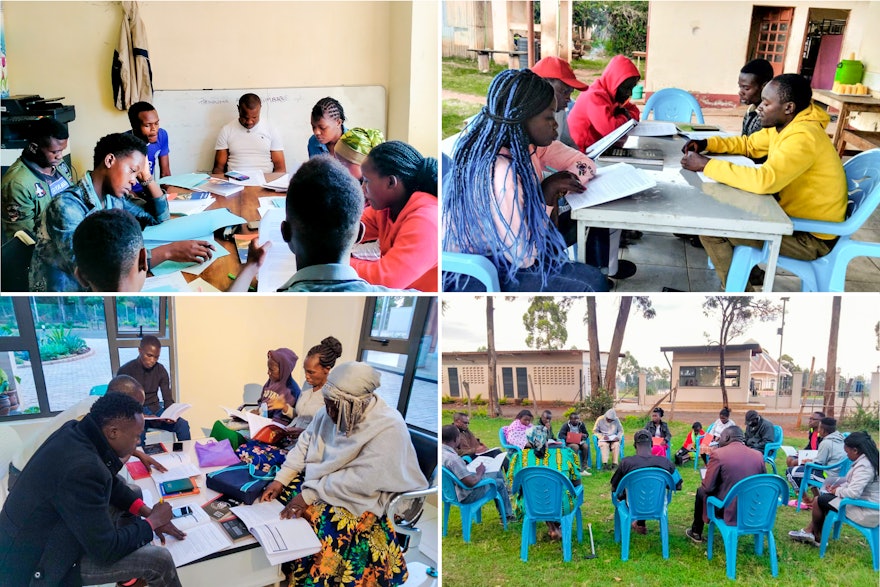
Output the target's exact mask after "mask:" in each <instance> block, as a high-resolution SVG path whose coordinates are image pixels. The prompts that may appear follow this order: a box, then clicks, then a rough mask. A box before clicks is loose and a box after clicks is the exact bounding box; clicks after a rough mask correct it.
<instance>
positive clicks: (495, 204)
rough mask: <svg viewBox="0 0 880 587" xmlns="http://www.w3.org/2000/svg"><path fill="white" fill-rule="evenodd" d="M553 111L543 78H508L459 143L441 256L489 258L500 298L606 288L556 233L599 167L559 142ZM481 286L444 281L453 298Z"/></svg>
mask: <svg viewBox="0 0 880 587" xmlns="http://www.w3.org/2000/svg"><path fill="white" fill-rule="evenodd" d="M555 111H556V96H555V94H554V92H553V88H552V87H551V86H550V84H549V83H547V82H546V81H545V80H543V79H541V77H540V76H538V75H537V74H535V73H533V72H531V71H529V70H527V69H523V70H512V69H510V70H506V71H502V72H501V73H499V74H498V75H497V76H495V79H493V80H492V84H491V85H490V86H489V92H488V96H487V105H486V106H485V107H483V109H482V110H481V111H480V113H479V114H477V116H476V117H475V118H474V119H473V121H472V122H471V124H470V125H469V126H468V132H467V133H465V134H463V135H462V136H461V138H460V139H459V140H458V142H457V143H456V149H455V154H454V156H453V172H452V181H451V182H449V185H448V187H447V188H446V190H445V192H444V202H443V225H444V226H443V250H446V251H452V252H462V253H469V254H476V255H483V256H485V257H488V258H489V260H490V261H491V262H492V264H493V265H495V268H496V269H497V271H498V279H499V281H500V284H501V291H606V289H607V283H606V281H605V277H604V276H603V275H602V274H601V273H600V272H599V270H598V269H596V268H595V267H590V266H588V265H584V264H582V263H572V262H570V261H569V260H568V254H567V251H566V249H567V243H566V240H565V237H564V236H563V235H562V234H561V233H560V231H559V229H558V228H557V218H558V212H559V198H560V197H561V196H563V195H565V194H566V193H569V192H575V193H578V192H582V191H583V190H584V189H585V186H584V182H587V181H589V180H590V179H592V178H593V176H594V175H595V169H596V166H595V164H594V163H593V161H592V160H590V158H589V157H587V156H585V155H584V154H582V153H580V152H578V151H577V150H575V149H571V148H569V147H566V146H565V145H563V144H562V143H560V142H559V141H557V140H556V138H557V132H556V120H555V119H554V118H553V114H554V112H555ZM545 172H546V173H547V174H549V176H548V177H546V178H545V177H544V174H545ZM480 287H481V284H479V283H477V282H476V280H474V279H468V278H463V277H462V276H461V275H458V274H454V273H446V274H445V275H444V289H446V290H447V291H450V290H460V291H465V290H471V289H473V290H474V291H477V289H479V288H480Z"/></svg>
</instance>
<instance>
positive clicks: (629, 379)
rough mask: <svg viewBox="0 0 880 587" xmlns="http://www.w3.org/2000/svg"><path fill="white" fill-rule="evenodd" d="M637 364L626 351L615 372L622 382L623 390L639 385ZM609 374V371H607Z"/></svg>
mask: <svg viewBox="0 0 880 587" xmlns="http://www.w3.org/2000/svg"><path fill="white" fill-rule="evenodd" d="M639 370H640V367H639V362H638V360H637V359H636V358H635V357H634V356H633V355H632V353H631V352H629V351H626V354H625V355H624V357H623V358H622V359H621V360H620V364H619V365H618V367H617V372H618V374H619V375H620V377H621V379H622V380H623V386H624V388H625V389H632V388H633V387H638V385H639ZM608 372H609V373H610V372H611V371H608Z"/></svg>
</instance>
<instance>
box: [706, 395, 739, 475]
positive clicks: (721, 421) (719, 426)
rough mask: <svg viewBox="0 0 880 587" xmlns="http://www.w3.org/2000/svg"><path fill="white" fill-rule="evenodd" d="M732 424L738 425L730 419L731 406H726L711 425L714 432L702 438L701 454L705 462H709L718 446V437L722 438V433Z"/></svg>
mask: <svg viewBox="0 0 880 587" xmlns="http://www.w3.org/2000/svg"><path fill="white" fill-rule="evenodd" d="M732 426H736V422H734V421H733V420H731V419H730V408H728V407H727V406H724V407H723V408H721V410H720V411H719V412H718V419H717V420H715V421H714V422H712V425H711V426H710V427H709V428H710V429H711V430H712V432H710V433H708V434H706V435H705V436H704V437H703V438H702V439H701V440H700V455H701V456H702V457H703V462H704V463H707V462H708V460H709V457H710V456H711V455H712V452H713V451H714V450H715V447H717V446H718V439H719V438H721V433H722V432H724V431H725V430H727V429H728V428H730V427H732Z"/></svg>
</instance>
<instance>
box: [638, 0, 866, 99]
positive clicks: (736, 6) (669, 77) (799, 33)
mask: <svg viewBox="0 0 880 587" xmlns="http://www.w3.org/2000/svg"><path fill="white" fill-rule="evenodd" d="M756 5H760V6H786V7H788V6H793V7H795V11H794V19H793V21H792V26H791V38H790V39H789V44H788V49H787V51H786V55H785V71H786V72H796V71H798V67H799V64H800V58H801V49H802V48H803V44H804V36H805V31H806V27H807V17H808V13H809V9H810V8H814V9H815V8H832V9H838V10H840V9H849V10H850V16H849V20H848V22H847V27H846V31H845V34H844V40H843V46H842V55H844V56H847V55H849V53H850V52H855V53H856V56H857V57H856V58H857V59H861V60H863V61H864V62H865V65H866V69H867V70H868V71H869V72H872V73H871V76H872V79H873V76H880V39H878V37H877V35H876V34H872V33H871V32H870V30H869V28H868V23H872V22H873V23H876V22H880V8H878V6H877V3H876V2H873V3H872V2H847V3H841V2H836V1H834V0H824V1H811V2H799V1H795V2H786V1H784V0H783V1H779V0H767V1H765V2H760V3H755V2H741V1H735V2H666V1H663V2H651V4H650V11H649V15H648V68H647V72H646V80H645V89H646V90H647V91H648V92H655V91H657V90H659V89H661V88H667V87H676V88H682V89H685V90H687V91H689V92H691V93H702V94H710V95H711V94H715V95H727V96H729V97H730V98H731V99H735V98H736V93H737V85H736V81H737V76H738V74H739V70H740V68H741V67H742V66H743V64H745V62H746V60H747V48H748V36H749V30H750V27H751V18H752V9H753V7H754V6H756ZM874 85H875V86H876V87H875V89H877V90H880V84H877V83H875V84H874Z"/></svg>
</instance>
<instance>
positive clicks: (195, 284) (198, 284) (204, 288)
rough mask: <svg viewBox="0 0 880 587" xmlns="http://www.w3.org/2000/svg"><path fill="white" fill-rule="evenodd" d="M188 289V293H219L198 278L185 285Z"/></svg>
mask: <svg viewBox="0 0 880 587" xmlns="http://www.w3.org/2000/svg"><path fill="white" fill-rule="evenodd" d="M187 285H188V287H189V291H194V292H198V293H219V292H220V290H219V289H217V288H216V287H214V286H213V285H211V284H210V283H208V282H207V281H205V280H204V279H202V278H201V277H199V278H198V279H194V280H192V281H190V282H189V284H187Z"/></svg>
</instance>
